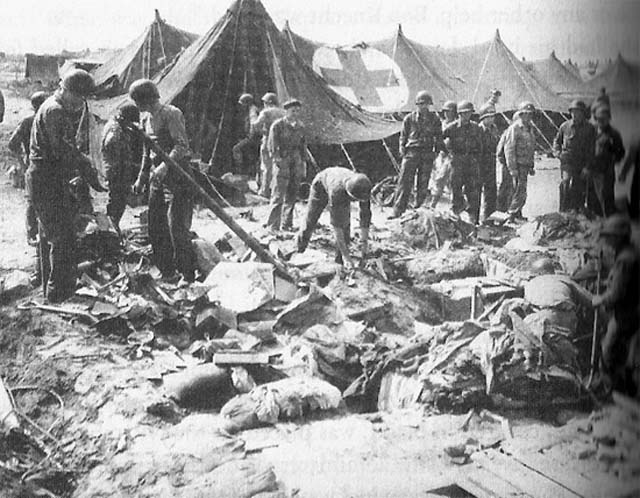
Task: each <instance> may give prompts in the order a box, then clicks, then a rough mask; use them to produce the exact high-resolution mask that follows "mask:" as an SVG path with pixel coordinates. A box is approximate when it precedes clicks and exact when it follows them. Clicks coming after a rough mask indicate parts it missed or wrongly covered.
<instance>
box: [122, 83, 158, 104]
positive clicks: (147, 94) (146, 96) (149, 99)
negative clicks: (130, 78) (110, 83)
mask: <svg viewBox="0 0 640 498" xmlns="http://www.w3.org/2000/svg"><path fill="white" fill-rule="evenodd" d="M129 97H131V100H133V101H134V102H135V103H137V104H138V103H139V104H151V103H153V102H155V101H156V100H158V99H159V98H160V92H158V87H157V86H156V84H155V83H154V82H153V81H151V80H147V79H140V80H136V81H134V82H133V83H131V86H130V87H129Z"/></svg>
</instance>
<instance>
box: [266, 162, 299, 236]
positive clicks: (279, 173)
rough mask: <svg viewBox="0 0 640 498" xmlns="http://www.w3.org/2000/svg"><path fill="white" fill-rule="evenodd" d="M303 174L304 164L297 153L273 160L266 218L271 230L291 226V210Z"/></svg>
mask: <svg viewBox="0 0 640 498" xmlns="http://www.w3.org/2000/svg"><path fill="white" fill-rule="evenodd" d="M303 176H304V164H303V162H302V158H301V157H300V155H299V154H291V155H288V156H286V157H283V158H282V159H281V160H280V161H274V163H273V179H272V181H271V202H270V211H269V218H268V219H267V226H268V227H269V228H271V229H272V230H280V229H281V228H282V229H284V230H288V229H291V228H292V227H293V212H294V209H295V205H296V199H297V196H298V189H299V188H300V182H301V181H302V177H303Z"/></svg>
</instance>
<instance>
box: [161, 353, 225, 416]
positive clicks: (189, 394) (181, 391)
mask: <svg viewBox="0 0 640 498" xmlns="http://www.w3.org/2000/svg"><path fill="white" fill-rule="evenodd" d="M163 381H164V387H165V390H166V392H167V395H168V396H169V397H170V398H172V399H174V400H175V401H176V402H177V403H178V404H179V405H181V406H200V407H219V406H221V405H222V404H224V403H225V402H226V401H227V400H228V399H229V398H231V397H232V396H233V395H234V394H235V391H234V389H233V384H232V382H231V377H230V375H229V373H228V372H227V370H226V369H224V368H220V367H218V366H216V365H215V364H214V363H203V364H202V365H197V366H195V367H191V368H188V369H187V370H184V371H183V372H179V373H174V374H169V375H166V376H165V377H164V378H163Z"/></svg>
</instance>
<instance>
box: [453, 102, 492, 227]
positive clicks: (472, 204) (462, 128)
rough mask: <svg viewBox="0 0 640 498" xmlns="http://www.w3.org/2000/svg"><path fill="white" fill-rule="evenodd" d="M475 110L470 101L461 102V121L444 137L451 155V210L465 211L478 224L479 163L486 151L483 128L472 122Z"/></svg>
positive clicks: (454, 123)
mask: <svg viewBox="0 0 640 498" xmlns="http://www.w3.org/2000/svg"><path fill="white" fill-rule="evenodd" d="M473 111H474V109H473V104H472V103H471V102H470V101H468V100H462V101H461V102H459V103H458V119H457V120H456V121H454V122H453V123H451V124H450V125H449V126H447V127H446V128H445V130H444V132H443V137H444V140H445V144H446V145H447V148H448V149H449V152H450V153H451V193H452V205H451V209H452V210H453V212H454V213H456V214H457V213H460V212H462V211H464V210H465V209H466V210H467V212H468V213H469V216H470V217H471V220H472V221H473V222H474V223H476V222H477V221H478V218H477V214H478V210H479V205H478V204H479V196H478V182H479V179H478V174H479V162H480V158H481V157H482V154H483V151H484V140H483V138H482V130H481V129H480V127H479V126H478V125H477V124H476V123H474V122H472V121H471V114H472V113H473ZM465 197H466V206H465Z"/></svg>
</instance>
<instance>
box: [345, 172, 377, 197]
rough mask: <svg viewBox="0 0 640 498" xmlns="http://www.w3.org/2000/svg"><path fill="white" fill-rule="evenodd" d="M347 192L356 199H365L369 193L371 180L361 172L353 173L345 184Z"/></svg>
mask: <svg viewBox="0 0 640 498" xmlns="http://www.w3.org/2000/svg"><path fill="white" fill-rule="evenodd" d="M345 188H346V190H347V194H349V195H350V196H351V197H353V198H354V199H356V200H358V201H366V200H367V199H368V198H369V196H370V195H371V180H369V177H368V176H367V175H365V174H363V173H355V174H354V175H353V176H352V177H351V178H349V179H348V180H347V183H346V185H345Z"/></svg>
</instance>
